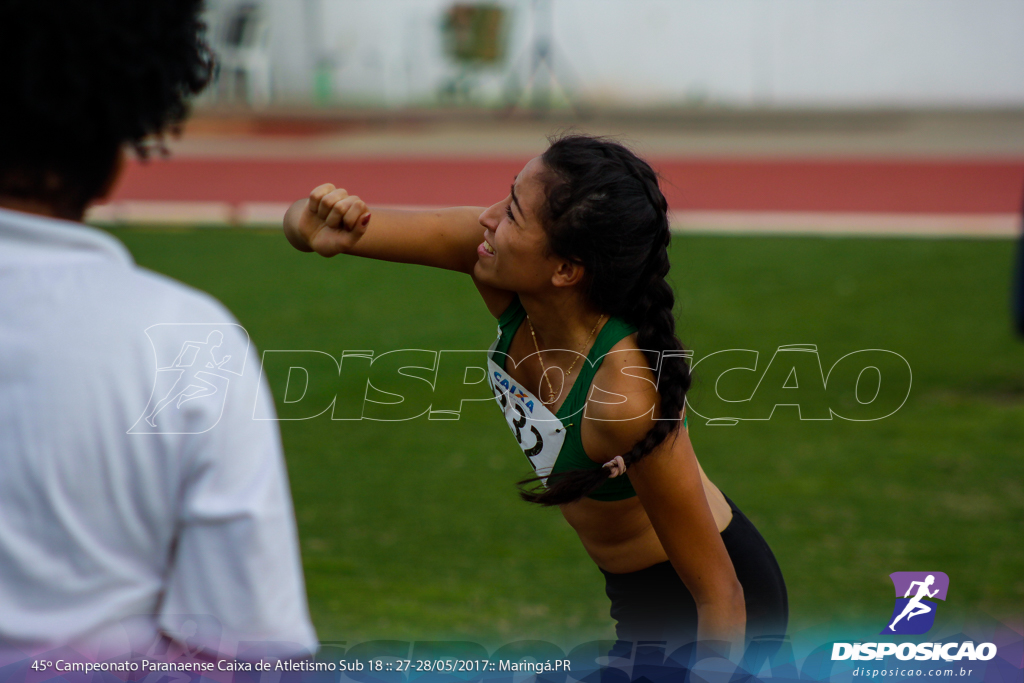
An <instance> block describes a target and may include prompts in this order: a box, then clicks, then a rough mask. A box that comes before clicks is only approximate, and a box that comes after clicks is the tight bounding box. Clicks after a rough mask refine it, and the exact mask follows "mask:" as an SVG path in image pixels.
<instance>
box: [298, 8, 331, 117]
mask: <svg viewBox="0 0 1024 683" xmlns="http://www.w3.org/2000/svg"><path fill="white" fill-rule="evenodd" d="M302 14H303V19H304V20H305V22H304V23H305V26H304V28H305V34H306V41H305V42H306V45H307V46H308V48H309V64H310V73H311V75H312V78H313V103H314V104H316V105H319V106H322V107H323V106H327V105H329V104H331V100H332V99H333V95H332V92H331V91H332V89H333V86H334V64H333V62H332V61H331V58H330V55H328V54H327V48H326V45H325V44H324V42H325V41H324V28H323V19H324V16H323V15H324V11H323V0H305V1H304V2H303V3H302Z"/></svg>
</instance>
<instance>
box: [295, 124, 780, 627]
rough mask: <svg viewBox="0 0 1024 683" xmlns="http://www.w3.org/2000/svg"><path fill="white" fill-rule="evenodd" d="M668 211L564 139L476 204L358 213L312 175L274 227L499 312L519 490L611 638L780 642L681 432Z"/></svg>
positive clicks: (765, 561) (722, 507) (607, 155)
mask: <svg viewBox="0 0 1024 683" xmlns="http://www.w3.org/2000/svg"><path fill="white" fill-rule="evenodd" d="M667 211H668V205H667V202H666V201H665V198H664V196H663V195H662V193H661V191H660V189H659V187H658V179H657V176H656V174H655V173H654V171H653V170H652V169H651V167H650V166H649V165H648V164H647V163H646V162H644V161H643V160H641V159H639V158H638V157H637V156H635V155H634V154H633V153H632V152H630V151H629V150H628V149H626V148H625V147H623V146H621V145H619V144H617V143H615V142H611V141H608V140H604V139H600V138H592V137H588V136H582V135H573V136H568V137H563V138H561V139H559V140H556V141H555V142H553V143H552V144H551V146H550V147H549V148H548V150H547V151H546V152H544V154H543V155H541V156H539V157H537V158H535V159H533V160H532V161H530V162H529V163H528V164H526V166H525V167H524V168H523V170H522V171H521V172H520V173H519V175H518V176H516V178H515V180H514V182H513V184H512V188H511V191H510V192H509V194H508V196H507V197H505V198H504V199H502V200H501V201H500V202H498V203H497V204H494V205H493V206H491V207H490V208H487V209H479V208H468V207H463V208H452V209H444V210H438V211H424V212H411V211H384V210H379V209H375V210H374V211H373V213H372V220H371V213H370V210H369V209H368V208H367V206H366V204H365V203H364V202H363V201H362V200H361V199H360V198H359V197H356V196H353V195H349V194H348V193H347V192H346V191H345V190H343V189H336V188H335V187H334V186H333V185H329V184H328V185H321V186H320V187H317V188H316V189H315V190H313V192H312V193H311V194H310V196H309V198H308V199H303V200H300V201H297V202H295V204H293V205H292V207H291V208H290V209H289V210H288V212H287V214H286V215H285V219H284V227H285V234H286V236H287V238H288V240H289V241H290V242H291V243H292V245H293V246H295V247H296V248H297V249H300V250H302V251H315V252H317V253H319V254H321V255H323V256H334V255H336V254H341V253H345V254H354V255H357V256H365V257H369V258H376V259H383V260H387V261H397V262H402V263H417V264H421V265H427V266H434V267H438V268H447V269H449V270H456V271H459V272H463V273H466V274H467V275H469V276H471V277H472V279H473V283H474V284H475V285H476V287H477V289H478V290H479V291H480V294H481V295H482V296H483V299H484V302H485V303H486V305H487V308H488V309H489V310H490V312H491V313H492V314H493V315H494V316H495V317H496V318H498V319H499V328H498V340H497V341H496V342H495V345H494V346H493V347H492V349H491V351H490V353H489V354H488V366H489V372H488V376H489V378H490V381H491V384H492V388H493V389H494V390H495V393H496V396H497V398H498V399H499V403H500V404H501V405H502V408H503V410H504V412H505V416H506V420H507V421H508V423H509V426H510V427H511V428H512V430H513V433H514V435H515V436H516V438H517V439H518V440H519V442H520V445H521V447H522V448H523V450H524V451H525V452H526V454H527V456H528V457H529V458H530V461H531V463H532V464H533V465H534V468H535V470H536V472H537V475H538V477H537V478H536V479H535V480H531V481H533V482H537V486H536V487H534V488H531V489H524V490H523V491H522V492H521V495H522V496H523V497H524V498H525V499H526V500H528V501H531V502H534V503H539V504H542V505H558V506H560V508H561V511H562V514H563V515H564V516H565V519H566V521H568V522H569V524H570V525H572V527H573V528H574V529H575V530H576V532H577V533H578V534H579V537H580V540H581V541H582V542H583V546H584V548H585V549H586V551H587V552H588V553H589V554H590V556H591V558H593V560H594V561H595V562H596V563H597V565H598V567H600V569H601V571H602V572H603V573H604V576H605V580H606V590H607V593H608V597H609V598H610V599H611V602H612V606H611V615H612V617H613V618H614V619H615V620H616V622H617V626H616V630H617V634H618V637H619V638H620V639H621V640H641V639H643V640H668V641H672V642H690V641H693V640H695V639H699V640H719V641H730V642H732V643H735V644H741V643H742V642H743V640H744V636H746V638H747V639H749V638H752V637H754V636H767V635H772V636H781V635H782V634H783V633H784V632H785V629H786V622H787V619H788V607H787V601H786V588H785V584H784V582H783V579H782V574H781V572H780V570H779V567H778V564H777V563H776V561H775V558H774V556H773V555H772V552H771V550H770V549H769V548H768V545H767V544H766V543H765V541H764V539H763V538H762V537H761V535H760V534H759V533H758V532H757V530H756V529H755V528H754V526H753V525H752V524H751V523H750V521H749V520H748V519H747V518H746V517H745V516H744V515H743V513H742V512H740V511H739V510H738V509H737V508H736V506H735V505H734V504H733V503H732V501H730V500H729V499H728V498H727V497H726V496H725V495H723V494H722V493H721V491H719V490H718V488H717V487H715V485H714V484H713V483H711V481H710V480H709V479H708V478H707V476H705V474H704V472H703V470H702V469H701V467H700V464H699V463H698V462H697V458H696V456H695V455H694V452H693V448H692V447H691V445H690V439H689V436H688V433H687V430H686V428H685V416H684V409H685V407H684V399H685V395H686V390H687V388H688V387H689V384H690V375H689V369H688V367H687V365H686V362H685V359H684V358H683V357H682V347H681V345H680V343H679V340H678V339H677V338H676V336H675V318H674V316H673V313H672V307H673V304H674V301H675V299H674V295H673V293H672V289H671V288H670V287H669V285H668V284H667V283H666V281H665V275H666V274H667V273H668V270H669V258H668V251H667V248H668V245H669V239H670V233H669V226H668V217H667ZM581 357H582V359H581ZM523 483H525V482H523Z"/></svg>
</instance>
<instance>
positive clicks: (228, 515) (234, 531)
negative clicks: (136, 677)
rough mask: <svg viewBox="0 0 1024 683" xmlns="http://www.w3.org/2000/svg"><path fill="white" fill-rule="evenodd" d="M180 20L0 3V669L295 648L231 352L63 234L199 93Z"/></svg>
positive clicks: (211, 317)
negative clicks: (56, 660)
mask: <svg viewBox="0 0 1024 683" xmlns="http://www.w3.org/2000/svg"><path fill="white" fill-rule="evenodd" d="M200 9H201V3H200V2H199V1H198V0H147V1H146V2H137V1H136V0H89V1H88V2H80V3H70V2H60V3H52V2H40V1H39V0H0V63H2V64H3V69H2V71H0V93H3V106H2V107H0V130H2V138H0V657H6V658H10V657H12V656H13V657H16V656H18V655H21V654H28V653H30V652H32V651H39V650H42V649H44V648H50V647H54V646H59V645H69V646H71V647H72V648H74V649H75V650H76V651H77V652H78V653H79V654H81V655H83V656H84V657H90V658H103V657H123V656H124V655H126V654H128V653H134V654H139V655H146V654H151V655H153V654H157V655H158V654H161V653H165V652H166V651H167V648H168V646H170V645H172V644H173V643H174V642H175V638H177V643H178V645H179V646H180V647H178V650H181V649H182V648H183V649H184V651H185V652H186V653H192V654H195V653H197V652H201V651H205V652H207V653H208V654H226V655H233V654H235V651H234V649H233V648H235V647H237V645H238V643H239V642H240V641H243V640H244V641H250V642H251V641H264V642H267V641H276V642H278V643H280V645H279V646H278V650H277V652H279V653H281V655H282V656H302V655H304V654H307V653H309V652H310V651H312V650H314V649H315V648H316V646H317V643H316V636H315V633H314V631H313V627H312V625H311V623H310V620H309V615H308V609H307V605H306V597H305V587H304V585H303V577H302V570H301V564H300V559H299V553H298V544H297V534H296V530H295V520H294V513H293V511H292V504H291V498H290V493H289V488H288V482H287V476H286V470H285V467H284V461H283V456H282V452H281V445H280V437H279V434H278V429H277V423H276V421H274V420H273V419H267V420H263V421H256V420H254V419H253V408H254V405H255V406H256V408H257V410H258V411H259V412H261V413H262V414H263V415H270V416H273V405H272V403H271V402H270V399H269V398H268V393H267V391H266V390H263V391H257V389H258V388H259V376H260V372H259V364H258V360H257V358H258V357H256V356H255V352H254V351H253V350H251V349H249V342H248V337H247V336H246V334H245V332H244V330H242V329H241V327H240V326H239V325H238V324H237V323H236V322H235V320H234V318H233V317H232V316H231V314H230V313H229V312H228V311H227V310H226V309H225V308H224V307H223V306H222V305H221V304H220V303H218V302H217V301H216V300H214V299H213V298H211V297H210V296H208V295H206V294H203V293H202V292H198V291H195V290H193V289H190V288H188V287H186V286H184V285H182V284H180V283H178V282H175V281H173V280H170V279H168V278H166V277H162V276H160V275H157V274H155V273H151V272H149V271H146V270H144V269H142V268H139V267H138V266H136V265H135V264H134V262H133V261H132V258H131V255H130V254H129V253H128V251H127V250H126V249H125V247H124V246H123V245H122V244H121V243H120V242H118V241H117V240H116V239H114V238H113V237H111V236H110V235H108V234H106V233H104V232H101V231H99V230H95V229H92V228H89V227H86V226H84V225H82V224H81V222H80V221H81V220H82V217H83V215H84V212H85V209H86V207H87V206H88V205H89V204H90V203H91V202H93V201H95V200H97V199H99V198H102V197H103V196H104V195H105V194H107V193H108V192H109V191H110V190H111V188H112V187H113V186H114V184H115V182H116V181H117V178H118V175H119V173H120V171H121V169H122V168H123V166H124V164H125V160H124V159H125V147H126V146H133V147H135V148H136V150H138V152H139V153H140V154H141V155H143V156H144V155H145V151H144V148H143V147H142V143H143V140H144V139H145V138H147V137H149V136H159V135H160V134H161V133H162V132H163V131H164V130H166V129H167V128H169V127H172V126H174V125H176V124H178V123H179V122H181V121H182V120H183V119H184V118H185V116H186V113H187V98H188V97H189V96H191V95H193V94H195V93H197V92H198V91H200V90H201V89H202V88H203V87H204V86H205V85H206V84H207V82H208V80H209V78H210V74H211V69H212V58H211V55H210V53H209V51H208V48H207V47H206V45H205V43H204V41H203V38H202V33H203V25H202V23H201V21H200V19H199V17H198V14H199V11H200ZM154 354H155V355H156V364H154ZM246 357H248V358H249V361H248V362H246V360H245V359H246ZM257 396H259V398H257ZM0 663H2V662H0Z"/></svg>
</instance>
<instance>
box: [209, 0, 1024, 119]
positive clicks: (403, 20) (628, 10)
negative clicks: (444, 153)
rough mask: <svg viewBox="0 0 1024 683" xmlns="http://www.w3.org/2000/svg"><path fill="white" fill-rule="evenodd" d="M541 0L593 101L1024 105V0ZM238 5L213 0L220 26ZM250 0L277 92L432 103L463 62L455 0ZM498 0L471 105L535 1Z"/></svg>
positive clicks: (305, 99) (578, 88) (518, 37)
mask: <svg viewBox="0 0 1024 683" xmlns="http://www.w3.org/2000/svg"><path fill="white" fill-rule="evenodd" d="M550 1H551V7H552V17H553V23H552V25H553V36H554V44H555V60H556V71H557V75H558V77H559V80H560V81H561V82H563V83H566V84H568V85H570V86H571V87H572V89H573V90H574V91H575V93H576V94H577V95H578V96H579V97H580V98H581V99H584V100H586V101H590V102H594V103H596V104H604V105H608V106H615V107H629V106H659V105H679V104H690V105H697V104H709V105H724V106H733V107H779V108H790V107H812V108H818V107H820V108H834V107H836V108H838V107H842V108H848V107H854V108H857V107H864V108H875V107H908V108H920V107H925V108H927V107H1019V106H1022V105H1024V0H550ZM238 4H239V3H238V2H237V1H236V0H218V1H216V2H211V9H210V17H211V22H212V23H213V25H214V29H215V32H216V31H217V30H219V29H218V28H217V24H218V21H220V19H221V18H222V17H223V16H225V15H226V14H227V13H230V12H231V9H232V7H235V6H237V5H238ZM260 4H261V7H262V9H263V12H264V16H265V18H266V22H267V25H268V26H269V43H268V47H267V51H268V52H269V59H270V65H271V67H270V74H271V92H272V101H273V102H274V103H275V104H291V105H294V104H309V103H312V102H314V101H315V100H316V99H317V98H319V99H320V101H321V103H322V104H326V103H330V104H337V105H348V106H390V107H403V106H419V105H429V104H432V103H436V102H437V101H438V93H439V91H440V90H441V89H442V88H443V86H444V85H445V84H446V83H450V82H452V80H453V78H454V77H455V76H456V75H457V74H458V73H459V70H458V69H457V68H456V67H455V66H454V65H452V64H451V63H449V62H448V61H447V60H446V59H445V57H444V55H443V52H442V42H441V34H440V23H441V17H442V13H443V12H444V10H445V8H447V7H448V6H450V5H451V4H453V3H452V1H451V0H262V2H261V3H260ZM497 4H501V5H503V6H505V7H507V8H509V10H510V12H511V17H512V20H511V30H510V37H509V50H508V54H509V59H508V63H507V64H506V65H505V68H504V70H493V71H490V72H485V73H480V74H477V75H475V76H474V77H473V82H474V84H475V88H474V90H473V92H472V97H473V98H474V99H475V100H477V101H480V102H482V103H488V102H490V103H493V102H495V101H497V100H498V98H499V97H500V96H501V93H502V88H503V86H504V84H505V83H506V82H507V72H508V70H509V69H512V68H513V67H515V66H516V65H519V66H520V67H522V68H525V67H526V63H527V60H526V52H527V49H528V46H529V43H530V36H531V8H532V6H533V2H532V0H498V1H497ZM317 79H319V81H318V80H317ZM316 82H319V84H320V85H319V89H318V87H317V86H315V85H314V84H315V83H316Z"/></svg>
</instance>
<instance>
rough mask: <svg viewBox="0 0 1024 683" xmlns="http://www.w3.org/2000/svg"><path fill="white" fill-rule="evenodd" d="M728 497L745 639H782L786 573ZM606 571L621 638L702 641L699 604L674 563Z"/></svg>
mask: <svg viewBox="0 0 1024 683" xmlns="http://www.w3.org/2000/svg"><path fill="white" fill-rule="evenodd" d="M726 500H727V501H729V507H731V508H732V521H730V522H729V525H728V526H727V527H726V528H725V530H724V531H723V532H722V541H724V542H725V549H726V550H727V551H728V552H729V557H730V558H732V564H733V567H735V569H736V577H737V578H738V579H739V581H740V585H742V586H743V599H744V602H745V603H746V607H747V631H746V640H747V641H748V642H749V641H750V639H751V638H754V637H756V636H779V637H781V636H783V635H785V633H786V624H787V623H788V621H789V602H788V599H787V597H786V583H785V582H784V581H783V579H782V571H781V570H780V569H779V564H778V562H776V561H775V556H774V555H773V554H772V551H771V548H769V547H768V543H767V542H765V540H764V538H762V537H761V534H760V533H758V531H757V529H756V528H755V527H754V525H753V524H752V523H751V522H750V520H749V519H747V517H746V515H744V514H743V513H742V512H740V510H739V508H737V507H736V505H735V504H734V503H733V502H732V501H731V500H729V498H728V497H726ZM601 571H602V572H603V573H604V577H605V592H607V593H608V597H609V598H610V599H611V601H612V608H611V615H612V618H613V619H615V622H616V625H615V632H616V634H617V635H618V638H619V640H627V641H638V640H664V641H669V642H673V643H689V642H693V641H695V640H696V639H697V605H696V604H695V603H694V601H693V596H692V595H690V591H688V590H687V589H686V585H685V584H684V583H683V581H682V579H680V578H679V574H677V573H676V570H675V569H674V568H673V567H672V565H671V564H670V563H669V562H662V563H661V564H656V565H653V566H651V567H647V568H646V569H641V570H640V571H637V572H631V573H629V574H610V573H608V572H606V571H604V570H603V569H602V570H601Z"/></svg>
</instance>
